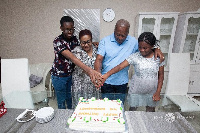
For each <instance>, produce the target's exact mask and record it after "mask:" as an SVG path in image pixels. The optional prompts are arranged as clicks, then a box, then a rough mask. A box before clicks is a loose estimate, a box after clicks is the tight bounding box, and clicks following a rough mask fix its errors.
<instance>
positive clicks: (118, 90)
mask: <svg viewBox="0 0 200 133" xmlns="http://www.w3.org/2000/svg"><path fill="white" fill-rule="evenodd" d="M129 29H130V24H129V22H128V21H127V20H124V19H120V20H118V21H117V23H116V25H115V29H114V33H113V34H111V35H109V36H107V37H105V38H103V39H102V40H101V41H100V43H99V47H98V52H97V57H96V61H95V64H94V69H95V70H96V71H98V72H101V73H102V75H103V74H105V73H107V72H108V71H109V70H111V69H112V68H114V67H115V66H117V65H118V64H120V63H121V62H123V61H124V60H125V59H126V58H127V57H128V56H129V55H131V54H132V53H135V52H136V51H138V41H137V40H136V39H135V38H134V37H131V36H129V35H128V34H129ZM157 56H159V57H160V58H161V59H164V57H163V54H162V52H161V51H160V50H159V49H156V50H155V58H156V57H157ZM128 69H129V67H126V68H124V69H123V70H121V71H119V72H117V73H115V74H113V75H111V76H110V77H109V78H108V79H107V80H106V81H105V83H104V84H103V86H102V87H101V92H102V93H103V95H102V96H103V97H107V98H109V99H120V100H122V102H123V103H124V101H125V93H126V92H127V85H128V80H129V79H128ZM114 93H115V94H114Z"/></svg>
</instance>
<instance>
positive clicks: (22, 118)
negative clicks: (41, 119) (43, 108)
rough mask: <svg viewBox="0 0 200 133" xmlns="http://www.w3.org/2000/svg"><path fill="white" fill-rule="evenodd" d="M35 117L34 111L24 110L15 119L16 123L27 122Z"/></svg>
mask: <svg viewBox="0 0 200 133" xmlns="http://www.w3.org/2000/svg"><path fill="white" fill-rule="evenodd" d="M34 117H35V112H34V110H29V109H26V110H25V111H24V112H23V113H21V114H20V115H19V116H18V117H17V118H16V119H17V121H18V122H28V121H30V120H32V119H33V118H34Z"/></svg>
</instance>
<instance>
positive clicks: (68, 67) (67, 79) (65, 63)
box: [51, 16, 101, 109]
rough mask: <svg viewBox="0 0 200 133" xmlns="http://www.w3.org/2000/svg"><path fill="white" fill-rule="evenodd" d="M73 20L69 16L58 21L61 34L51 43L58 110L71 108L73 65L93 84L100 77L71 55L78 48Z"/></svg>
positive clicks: (53, 78)
mask: <svg viewBox="0 0 200 133" xmlns="http://www.w3.org/2000/svg"><path fill="white" fill-rule="evenodd" d="M74 28H75V27H74V20H73V19H72V18H71V17H70V16H63V17H62V18H61V20H60V29H61V31H62V34H61V35H59V36H58V37H56V38H55V39H54V41H53V46H54V53H55V59H54V62H53V65H52V69H51V79H52V83H53V87H54V89H55V92H56V97H57V103H58V108H59V109H66V105H65V104H66V103H67V108H68V109H71V108H72V97H71V83H72V72H73V70H74V67H75V65H76V66H79V67H81V69H83V70H84V71H85V72H86V74H87V75H89V76H90V79H91V81H92V82H93V83H95V80H96V79H98V78H99V77H101V73H98V72H96V71H95V70H93V69H92V68H90V67H88V66H87V65H85V64H83V63H82V62H81V61H80V60H79V59H78V58H76V57H75V56H74V55H73V54H72V53H71V50H73V49H74V48H75V47H76V46H79V43H78V39H77V38H76V36H74Z"/></svg>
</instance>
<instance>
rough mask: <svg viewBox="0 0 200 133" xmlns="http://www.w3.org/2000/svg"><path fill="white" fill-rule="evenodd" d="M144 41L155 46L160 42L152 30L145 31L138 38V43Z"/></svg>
mask: <svg viewBox="0 0 200 133" xmlns="http://www.w3.org/2000/svg"><path fill="white" fill-rule="evenodd" d="M142 41H144V42H146V43H148V44H149V45H151V46H154V45H155V44H156V43H157V42H158V40H156V37H155V36H154V34H153V33H151V32H143V33H142V34H141V35H140V36H139V38H138V43H139V42H142Z"/></svg>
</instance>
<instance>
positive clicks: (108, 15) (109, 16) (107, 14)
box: [103, 8, 115, 22]
mask: <svg viewBox="0 0 200 133" xmlns="http://www.w3.org/2000/svg"><path fill="white" fill-rule="evenodd" d="M114 18H115V12H114V11H113V10H112V9H111V8H106V9H105V10H104V12H103V20H104V21H106V22H111V21H113V19H114Z"/></svg>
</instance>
